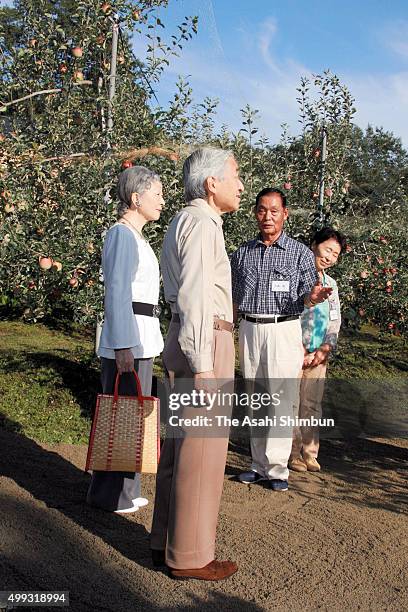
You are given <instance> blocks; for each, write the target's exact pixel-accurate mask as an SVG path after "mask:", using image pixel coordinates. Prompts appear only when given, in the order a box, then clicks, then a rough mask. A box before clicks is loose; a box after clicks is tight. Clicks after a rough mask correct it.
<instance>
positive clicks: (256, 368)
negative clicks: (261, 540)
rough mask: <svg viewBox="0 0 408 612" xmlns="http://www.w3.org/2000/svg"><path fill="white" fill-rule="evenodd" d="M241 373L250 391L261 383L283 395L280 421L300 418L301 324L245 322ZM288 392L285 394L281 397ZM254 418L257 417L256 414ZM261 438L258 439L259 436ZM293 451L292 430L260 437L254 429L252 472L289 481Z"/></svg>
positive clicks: (241, 337) (276, 411)
mask: <svg viewBox="0 0 408 612" xmlns="http://www.w3.org/2000/svg"><path fill="white" fill-rule="evenodd" d="M239 358H240V365H241V372H242V374H243V376H244V378H246V379H248V381H247V387H248V388H249V387H250V386H251V384H253V383H254V382H255V384H256V380H255V379H257V380H258V381H259V382H261V383H262V385H263V387H265V386H268V393H269V394H270V395H272V394H273V393H279V394H280V398H281V399H280V405H279V406H278V407H275V408H274V409H272V407H271V414H273V416H276V417H277V421H278V422H279V419H280V418H281V417H286V416H290V417H291V418H293V416H294V414H297V411H298V403H299V380H300V379H299V372H300V371H301V368H302V363H303V345H302V331H301V327H300V320H294V321H284V322H282V323H251V322H250V321H246V320H245V319H242V321H241V323H240V327H239ZM281 391H284V393H280V392H281ZM253 416H256V415H255V414H253ZM257 434H258V435H257ZM291 448H292V428H291V427H286V428H279V427H278V428H271V429H270V430H269V433H268V434H267V435H263V436H260V435H259V432H257V430H256V428H251V454H252V465H251V469H252V470H254V471H255V472H258V474H261V476H264V477H267V478H269V479H280V480H287V479H288V476H289V470H288V460H289V456H290V451H291Z"/></svg>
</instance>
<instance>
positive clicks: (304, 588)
mask: <svg viewBox="0 0 408 612" xmlns="http://www.w3.org/2000/svg"><path fill="white" fill-rule="evenodd" d="M0 447H1V457H0V474H2V476H1V478H0V545H1V556H0V581H1V583H0V588H1V589H7V590H10V589H13V588H18V589H24V590H29V589H30V590H51V589H58V590H68V591H70V598H71V606H70V610H72V611H75V612H77V611H78V612H79V611H87V612H88V611H94V610H95V611H97V610H101V611H112V612H113V611H115V612H117V611H118V612H131V611H132V612H133V611H135V610H174V609H177V610H198V609H200V610H201V609H205V610H223V611H227V610H231V611H232V610H234V611H235V610H243V611H244V610H245V611H249V612H251V611H259V610H279V611H286V610H294V611H296V610H299V611H300V610H302V612H304V611H305V610H328V611H329V610H330V611H333V610H342V611H344V610H364V611H365V610H379V611H380V610H381V611H383V610H398V612H400V611H401V610H404V609H405V610H406V609H408V592H407V576H408V547H407V541H408V520H407V510H408V505H407V501H408V499H407V490H406V484H407V482H406V468H407V460H408V441H407V440H404V441H402V440H385V439H375V440H374V439H371V440H357V441H355V442H354V443H353V445H346V444H345V443H344V442H343V441H337V440H330V441H325V442H324V444H323V448H322V455H321V456H322V463H323V464H324V471H323V472H321V473H320V474H317V475H315V474H307V475H302V474H295V475H293V476H292V478H291V488H290V490H289V492H288V493H272V492H271V491H270V490H268V489H266V488H264V487H263V486H260V485H253V486H246V485H241V484H239V483H238V482H236V481H235V479H234V475H235V474H237V473H238V472H239V471H240V470H241V469H242V468H243V467H246V466H247V462H248V456H247V454H246V451H244V449H241V448H239V447H233V449H232V451H231V452H230V454H229V458H228V465H227V473H226V477H225V487H224V495H223V500H222V506H221V513H220V521H219V537H218V555H219V557H220V558H228V557H230V558H233V559H234V560H236V561H237V562H238V563H239V572H238V573H237V574H236V575H235V576H233V577H232V578H231V579H230V580H228V581H226V582H221V583H202V582H198V581H189V582H176V581H173V580H171V579H170V578H168V577H167V575H166V574H165V573H162V572H157V571H153V570H152V567H151V563H150V556H149V540H148V532H149V528H150V523H151V515H152V503H150V504H149V506H148V507H147V508H145V509H143V510H141V511H139V513H137V514H135V515H130V516H129V517H127V518H125V517H121V516H117V515H113V514H108V513H105V512H102V511H96V510H93V509H90V508H87V507H86V506H85V505H84V503H83V500H84V497H85V493H86V489H87V483H88V481H89V476H87V475H85V474H84V473H83V472H82V471H81V470H82V468H83V465H84V462H85V450H86V449H85V448H84V447H78V446H67V445H60V446H58V447H53V448H51V447H46V446H40V445H38V444H36V443H35V442H33V441H32V440H29V439H27V438H25V437H22V436H17V435H15V434H12V433H8V432H5V431H3V430H0ZM144 483H145V484H144V490H143V492H144V494H145V495H146V496H147V497H149V499H150V500H152V498H153V490H154V478H153V477H152V476H146V477H144ZM26 609H28V608H26ZM37 609H38V608H37ZM44 609H45V608H44Z"/></svg>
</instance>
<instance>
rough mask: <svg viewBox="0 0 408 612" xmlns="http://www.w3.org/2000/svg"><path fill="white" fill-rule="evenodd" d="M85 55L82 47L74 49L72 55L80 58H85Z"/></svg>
mask: <svg viewBox="0 0 408 612" xmlns="http://www.w3.org/2000/svg"><path fill="white" fill-rule="evenodd" d="M83 54H84V52H83V50H82V47H73V49H72V55H73V56H74V57H77V58H79V57H82V56H83Z"/></svg>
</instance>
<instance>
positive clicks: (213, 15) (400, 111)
mask: <svg viewBox="0 0 408 612" xmlns="http://www.w3.org/2000/svg"><path fill="white" fill-rule="evenodd" d="M4 4H12V2H11V1H10V0H8V1H7V2H6V1H5V0H0V5H4ZM185 15H198V16H199V32H198V35H197V36H195V37H193V39H192V40H191V41H190V42H188V43H186V45H185V47H184V49H183V51H182V53H181V56H180V57H179V58H171V59H170V66H169V68H168V69H167V70H166V72H165V74H164V75H163V78H162V79H161V82H160V83H159V84H154V89H155V91H156V95H157V98H158V100H159V102H160V104H161V105H162V106H166V105H167V103H168V101H169V100H170V99H171V98H172V96H173V94H174V91H175V82H176V80H177V77H178V75H179V74H181V75H184V76H186V75H191V76H190V78H189V80H190V83H191V85H192V87H193V93H194V98H195V101H196V102H197V103H199V102H200V101H201V100H202V99H203V98H204V97H205V96H211V97H217V98H219V99H220V105H219V109H218V121H219V123H226V124H228V125H229V127H230V128H231V129H232V130H234V131H237V130H239V128H240V127H241V124H240V112H239V109H240V108H242V107H243V106H244V105H245V104H247V103H249V104H250V105H251V106H252V107H254V108H257V109H258V110H259V111H260V120H259V122H258V125H259V127H260V132H262V133H265V134H266V136H268V138H269V139H270V141H271V142H277V141H278V139H279V135H280V132H281V128H280V125H281V124H282V123H287V124H289V126H290V128H291V132H292V134H296V133H297V132H298V123H297V120H298V109H297V104H296V100H295V98H296V87H298V85H299V82H300V77H301V75H304V76H311V75H312V74H313V73H319V72H322V71H323V70H324V69H326V68H330V69H331V70H332V71H333V72H335V73H336V74H337V75H338V76H339V77H340V79H341V80H342V82H343V83H344V84H346V85H347V86H348V87H349V89H350V91H351V93H352V95H353V96H354V97H355V98H356V108H357V114H356V116H355V122H356V123H357V124H358V125H360V126H361V127H363V128H365V127H366V126H367V124H368V123H370V124H372V125H374V126H383V127H384V128H385V129H387V130H390V131H392V132H394V134H396V135H397V136H399V137H401V138H402V141H403V144H404V146H405V147H406V148H408V120H407V119H408V0H389V2H385V1H384V0H325V1H324V0H169V6H168V8H167V9H165V10H162V11H161V13H160V16H161V18H162V21H163V22H164V23H165V24H166V29H165V30H164V32H163V36H164V38H168V39H169V38H170V36H171V34H173V33H175V31H176V28H177V24H179V23H180V22H181V21H182V20H183V18H184V16H185ZM134 49H135V52H136V54H137V55H138V56H139V57H140V58H142V59H143V57H144V56H145V53H146V40H145V39H144V38H143V37H142V36H140V35H138V36H135V38H134ZM152 103H153V105H155V104H156V103H155V102H154V100H153V102H152Z"/></svg>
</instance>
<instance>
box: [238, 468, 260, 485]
mask: <svg viewBox="0 0 408 612" xmlns="http://www.w3.org/2000/svg"><path fill="white" fill-rule="evenodd" d="M238 480H239V482H243V483H245V484H254V483H255V482H259V481H260V480H266V478H264V477H263V476H261V475H260V474H258V472H254V471H253V470H250V471H249V472H242V474H240V475H239V476H238Z"/></svg>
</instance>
